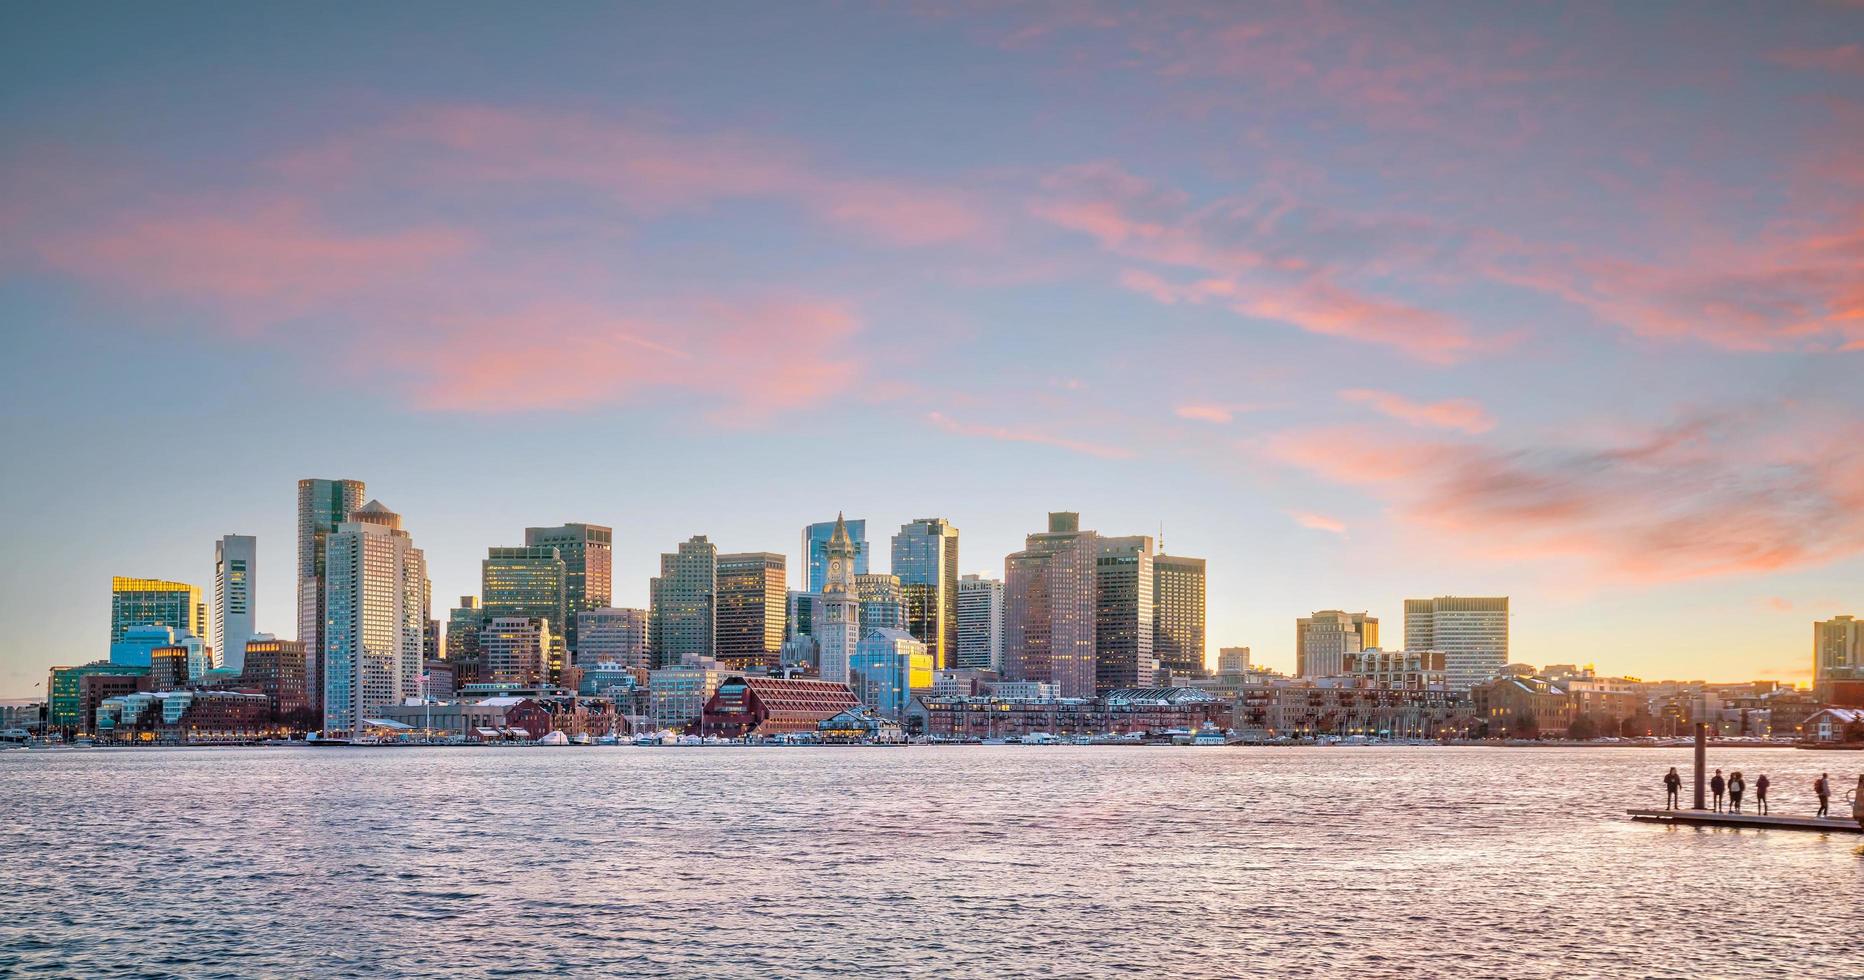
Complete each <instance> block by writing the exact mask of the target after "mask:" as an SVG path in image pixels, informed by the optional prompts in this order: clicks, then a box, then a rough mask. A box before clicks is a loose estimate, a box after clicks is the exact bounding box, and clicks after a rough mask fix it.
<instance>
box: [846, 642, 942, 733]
mask: <svg viewBox="0 0 1864 980" xmlns="http://www.w3.org/2000/svg"><path fill="white" fill-rule="evenodd" d="M848 687H849V689H850V690H852V691H854V696H855V697H856V698H858V699H860V701H861V703H862V704H865V705H867V706H868V707H870V708H872V709H874V711H875V712H876V713H878V714H881V715H884V716H886V717H888V718H893V719H895V720H900V719H904V718H905V716H906V707H907V705H908V704H910V703H911V702H912V698H913V692H914V691H929V690H931V688H932V654H931V653H930V652H929V651H927V650H926V645H925V643H924V642H922V641H921V640H920V639H919V638H918V637H916V636H914V635H912V634H911V633H908V632H906V631H905V630H901V629H878V630H874V631H873V632H871V633H868V634H866V635H864V636H862V637H861V642H860V643H858V644H856V645H855V651H854V658H853V659H852V660H850V661H849V664H848Z"/></svg>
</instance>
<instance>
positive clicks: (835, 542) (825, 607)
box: [812, 517, 861, 684]
mask: <svg viewBox="0 0 1864 980" xmlns="http://www.w3.org/2000/svg"><path fill="white" fill-rule="evenodd" d="M823 555H824V557H825V558H826V561H827V565H826V567H825V568H824V570H823V575H824V578H823V582H822V593H821V595H820V597H819V598H817V600H816V614H817V617H818V618H817V621H816V623H815V632H814V634H813V636H812V639H814V640H815V642H816V649H817V657H818V669H819V673H820V674H821V677H822V679H823V680H824V681H829V682H832V683H837V684H846V683H847V682H848V665H849V663H850V662H851V661H852V660H853V658H854V653H855V647H856V645H857V644H858V643H859V642H860V639H861V612H860V592H859V590H858V588H857V587H856V585H855V581H854V574H855V573H854V541H853V539H852V538H851V537H849V535H848V529H847V525H845V524H843V523H842V522H841V519H840V518H839V517H838V518H836V527H835V530H834V532H833V533H832V534H830V535H829V541H828V544H827V545H826V546H825V547H824V549H823Z"/></svg>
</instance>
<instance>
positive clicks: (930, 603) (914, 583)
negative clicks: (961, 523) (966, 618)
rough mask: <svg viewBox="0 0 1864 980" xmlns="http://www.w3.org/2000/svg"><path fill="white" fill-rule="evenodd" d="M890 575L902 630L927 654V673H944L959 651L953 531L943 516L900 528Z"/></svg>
mask: <svg viewBox="0 0 1864 980" xmlns="http://www.w3.org/2000/svg"><path fill="white" fill-rule="evenodd" d="M893 574H894V575H896V576H898V577H899V580H900V591H901V593H902V595H903V597H904V599H905V602H906V628H907V630H908V631H910V632H911V633H912V634H913V635H914V636H916V637H918V638H919V640H920V642H922V643H924V644H925V645H926V650H927V651H928V652H929V653H931V654H932V669H934V670H944V669H945V668H946V667H947V666H950V665H951V664H952V663H953V661H954V658H955V657H956V655H957V651H958V529H957V528H955V527H952V526H951V522H950V521H947V520H945V519H944V518H942V517H922V518H920V519H918V520H916V521H913V522H912V523H910V524H902V525H900V531H899V533H898V534H895V535H894V536H893Z"/></svg>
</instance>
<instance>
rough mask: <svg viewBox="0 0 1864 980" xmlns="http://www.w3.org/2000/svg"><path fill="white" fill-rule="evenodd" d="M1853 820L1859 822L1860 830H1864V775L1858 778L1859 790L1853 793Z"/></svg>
mask: <svg viewBox="0 0 1864 980" xmlns="http://www.w3.org/2000/svg"><path fill="white" fill-rule="evenodd" d="M1851 819H1853V820H1856V821H1857V822H1858V829H1859V830H1864V774H1859V776H1858V788H1857V789H1854V790H1852V791H1851Z"/></svg>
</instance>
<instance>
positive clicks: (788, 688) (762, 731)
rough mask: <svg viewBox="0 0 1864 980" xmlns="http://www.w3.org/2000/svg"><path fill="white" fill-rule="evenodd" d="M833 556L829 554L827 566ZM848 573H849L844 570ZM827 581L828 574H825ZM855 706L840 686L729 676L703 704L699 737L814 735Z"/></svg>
mask: <svg viewBox="0 0 1864 980" xmlns="http://www.w3.org/2000/svg"><path fill="white" fill-rule="evenodd" d="M834 560H835V555H834V553H833V552H831V553H830V555H829V561H830V564H833V562H834ZM849 571H850V574H851V573H852V568H850V570H849ZM827 574H828V581H829V582H832V581H833V580H834V573H833V572H832V571H830V572H827ZM859 704H860V702H859V701H858V700H856V699H855V696H854V692H852V691H850V690H849V689H848V685H846V684H838V683H834V682H831V681H818V680H803V679H798V678H790V677H755V676H742V675H734V676H731V677H728V678H727V679H725V680H724V681H723V682H721V683H720V684H719V685H718V689H717V690H715V691H714V692H713V693H712V696H711V697H710V698H708V699H707V700H706V702H705V706H704V709H703V711H702V713H701V718H700V724H699V734H701V735H708V736H710V735H716V736H720V737H723V738H744V737H746V736H751V735H763V736H769V735H789V734H799V733H804V732H807V733H810V734H814V733H815V732H816V731H817V726H819V725H820V724H821V723H822V722H823V721H826V720H827V719H829V718H833V717H835V716H836V715H838V714H841V713H842V712H844V711H846V710H848V709H849V708H853V707H856V706H857V705H859Z"/></svg>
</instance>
